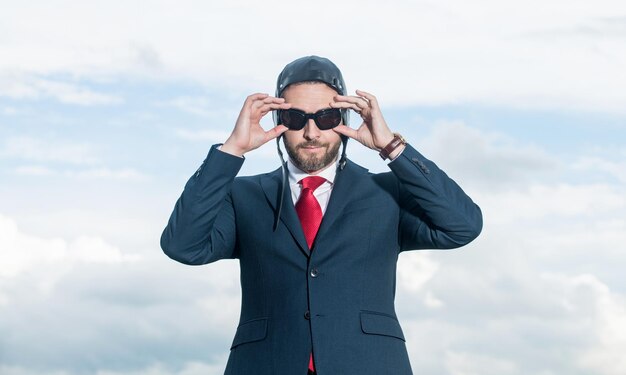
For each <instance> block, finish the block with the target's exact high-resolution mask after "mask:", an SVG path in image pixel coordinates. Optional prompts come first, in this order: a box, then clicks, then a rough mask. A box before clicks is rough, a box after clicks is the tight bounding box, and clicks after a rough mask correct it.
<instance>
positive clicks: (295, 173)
mask: <svg viewBox="0 0 626 375" xmlns="http://www.w3.org/2000/svg"><path fill="white" fill-rule="evenodd" d="M337 163H338V162H335V163H332V164H330V165H329V166H327V167H326V169H324V170H323V171H321V172H320V173H318V174H316V175H315V176H320V177H324V178H325V179H326V181H328V182H329V183H330V184H333V183H334V182H335V175H336V174H337ZM287 170H288V171H289V183H290V184H297V183H298V182H299V181H300V180H302V179H303V178H305V177H309V176H314V175H312V174H308V173H306V172H305V171H303V170H301V169H300V168H298V167H296V166H295V165H294V164H293V162H292V161H291V158H289V159H287Z"/></svg>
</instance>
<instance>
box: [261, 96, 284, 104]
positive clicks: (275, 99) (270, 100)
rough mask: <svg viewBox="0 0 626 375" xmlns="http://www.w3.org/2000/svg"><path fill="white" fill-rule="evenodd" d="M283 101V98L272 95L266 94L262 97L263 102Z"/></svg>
mask: <svg viewBox="0 0 626 375" xmlns="http://www.w3.org/2000/svg"><path fill="white" fill-rule="evenodd" d="M284 101H285V98H276V97H273V96H268V97H267V98H265V99H263V103H282V102H284Z"/></svg>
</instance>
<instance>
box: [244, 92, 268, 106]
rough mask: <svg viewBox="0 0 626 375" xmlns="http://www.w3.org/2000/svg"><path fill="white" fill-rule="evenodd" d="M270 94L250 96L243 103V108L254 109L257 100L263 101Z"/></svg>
mask: <svg viewBox="0 0 626 375" xmlns="http://www.w3.org/2000/svg"><path fill="white" fill-rule="evenodd" d="M268 95H269V94H265V93H260V92H258V93H256V94H252V95H248V97H246V100H245V101H244V102H243V108H248V109H249V108H252V106H253V104H254V103H255V102H256V101H257V100H262V99H264V98H266V97H267V96H268Z"/></svg>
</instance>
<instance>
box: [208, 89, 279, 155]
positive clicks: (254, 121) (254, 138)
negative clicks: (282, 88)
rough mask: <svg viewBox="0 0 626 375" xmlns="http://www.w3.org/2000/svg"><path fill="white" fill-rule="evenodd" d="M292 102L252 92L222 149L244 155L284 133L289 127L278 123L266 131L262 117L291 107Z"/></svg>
mask: <svg viewBox="0 0 626 375" xmlns="http://www.w3.org/2000/svg"><path fill="white" fill-rule="evenodd" d="M290 107H291V104H289V103H285V99H284V98H275V97H273V96H269V95H268V94H260V93H257V94H252V95H250V96H248V97H247V98H246V101H245V102H244V103H243V108H241V112H240V113H239V117H238V118H237V123H236V124H235V128H234V129H233V132H232V133H231V135H230V137H228V139H227V140H226V142H224V144H223V145H222V147H221V148H220V150H221V151H224V152H228V153H229V154H233V155H237V156H243V155H244V154H245V153H246V152H248V151H252V150H254V149H256V148H259V147H261V146H262V145H264V144H265V143H267V142H269V141H271V140H272V139H275V138H276V137H278V136H279V135H281V134H283V133H284V132H285V131H287V130H288V128H287V127H286V126H284V125H281V124H279V125H277V126H275V127H273V128H272V129H270V130H268V131H265V129H263V128H262V127H261V124H260V122H261V118H262V117H263V116H265V115H266V114H267V113H268V112H270V111H274V110H277V109H289V108H290Z"/></svg>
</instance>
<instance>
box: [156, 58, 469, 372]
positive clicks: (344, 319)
mask: <svg viewBox="0 0 626 375" xmlns="http://www.w3.org/2000/svg"><path fill="white" fill-rule="evenodd" d="M346 93H347V91H346V88H345V83H344V82H343V77H342V75H341V72H340V71H339V69H338V68H337V67H336V66H335V65H334V64H333V63H332V62H331V61H330V60H328V59H325V58H320V57H317V56H308V57H303V58H300V59H297V60H295V61H293V62H291V63H290V64H288V65H287V66H286V67H285V69H284V70H283V71H282V72H281V74H280V75H279V77H278V82H277V89H276V96H275V97H272V96H269V95H268V94H253V95H250V96H249V97H248V98H247V99H246V101H245V103H244V105H243V108H242V110H241V112H240V114H239V117H238V119H237V122H236V124H235V127H234V129H233V131H232V134H231V135H230V137H229V138H228V139H227V140H226V141H225V142H224V144H222V145H215V146H213V147H212V148H211V150H210V151H209V154H208V156H207V158H206V159H205V161H204V162H203V164H202V165H201V166H200V168H199V169H198V170H197V172H196V173H195V175H194V176H192V177H191V179H190V180H189V181H188V182H187V184H186V185H185V189H184V191H183V193H182V196H181V197H180V199H179V200H178V202H177V203H176V206H175V208H174V212H173V213H172V216H171V217H170V220H169V223H168V225H167V227H166V228H165V231H164V232H163V236H162V238H161V247H162V248H163V250H164V251H165V253H166V254H167V255H168V256H169V257H171V258H172V259H175V260H177V261H179V262H182V263H185V264H194V265H195V264H206V263H210V262H214V261H217V260H219V259H225V258H238V259H239V263H240V269H241V288H242V304H241V316H240V320H239V326H238V328H237V332H236V334H235V337H234V340H233V343H232V346H231V352H230V357H229V359H228V364H227V366H226V372H225V373H226V374H237V375H239V374H246V375H249V374H256V375H265V374H267V375H282V374H285V375H294V374H296V375H305V374H306V373H307V371H308V373H309V374H315V373H317V374H319V375H331V374H340V375H350V374H372V375H374V374H376V375H380V374H393V375H404V374H411V367H410V364H409V359H408V355H407V351H406V347H405V342H404V340H405V339H404V335H403V333H402V329H401V327H400V325H399V323H398V320H397V317H396V314H395V308H394V296H395V281H396V262H397V260H398V255H399V253H400V252H401V251H404V250H413V249H450V248H455V247H459V246H462V245H465V244H467V243H469V242H470V241H472V240H473V239H474V238H476V237H477V236H478V234H479V233H480V231H481V228H482V216H481V212H480V209H479V208H478V206H477V205H476V204H474V203H473V202H472V200H471V199H470V198H469V197H468V196H467V195H465V193H464V192H463V191H462V190H461V188H460V187H459V186H458V185H457V184H456V183H455V182H454V181H452V180H451V179H450V178H448V177H447V176H446V175H445V173H443V172H442V171H441V170H440V169H439V168H438V167H437V166H436V165H435V164H434V163H433V162H431V161H429V160H428V159H426V158H425V157H424V156H422V155H421V154H420V153H419V152H418V151H416V150H415V149H414V148H413V147H411V146H410V145H409V144H407V143H406V142H405V141H404V139H403V138H402V137H401V136H400V135H398V134H394V133H393V132H392V131H391V130H390V129H389V127H388V126H387V124H386V122H385V120H384V118H383V115H382V113H381V111H380V107H379V105H378V101H377V99H376V97H374V95H372V94H369V93H367V92H364V91H359V90H357V91H356V94H357V95H354V96H350V95H346ZM348 110H353V111H355V112H357V113H358V114H359V115H360V116H361V118H362V119H363V123H362V124H361V125H360V126H359V127H358V128H357V129H353V128H350V127H348V126H347V125H346V124H347V120H348ZM269 112H273V114H274V120H275V124H276V126H275V127H274V128H272V129H270V130H267V131H266V130H264V129H263V128H262V127H261V126H260V124H259V122H260V120H261V118H262V117H263V116H265V115H266V114H267V113H269ZM280 138H283V140H284V146H285V148H286V150H287V153H288V155H289V160H288V162H287V163H283V165H282V166H281V167H280V168H278V169H277V170H275V171H273V172H270V173H267V174H262V175H257V176H250V177H235V176H236V175H237V173H238V171H239V169H240V167H241V166H242V164H243V162H244V155H245V154H246V153H247V152H248V151H251V150H254V149H256V148H258V147H260V146H261V145H263V144H265V143H267V142H269V141H271V140H273V139H277V143H278V140H279V139H280ZM348 138H352V139H354V140H356V141H357V142H359V143H361V144H362V145H364V146H366V147H368V148H370V149H372V150H375V151H377V152H379V153H380V155H381V157H383V158H384V159H388V160H389V164H388V165H389V168H390V170H391V171H390V172H387V173H381V174H371V173H369V172H368V171H367V170H366V169H364V168H362V167H360V166H358V165H356V164H354V163H353V162H351V161H350V160H348V159H347V158H346V156H345V155H346V153H345V151H346V144H347V140H348ZM340 147H342V155H341V157H339V148H340ZM279 154H281V159H282V153H281V152H280V145H279ZM307 367H308V370H307Z"/></svg>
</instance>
